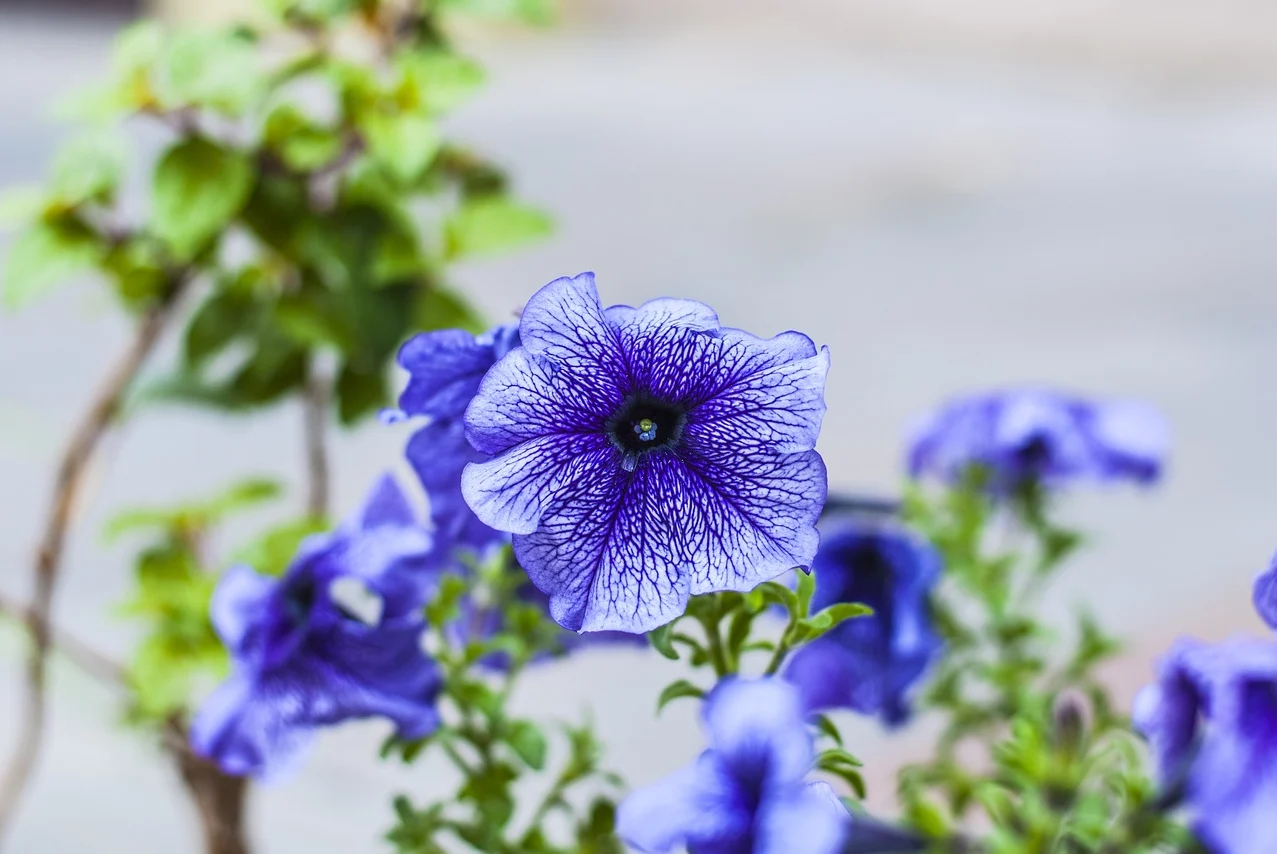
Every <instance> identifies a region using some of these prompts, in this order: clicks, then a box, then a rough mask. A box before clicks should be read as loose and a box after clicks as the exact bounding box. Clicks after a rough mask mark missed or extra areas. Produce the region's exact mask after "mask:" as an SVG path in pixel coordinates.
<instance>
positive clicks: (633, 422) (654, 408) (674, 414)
mask: <svg viewBox="0 0 1277 854" xmlns="http://www.w3.org/2000/svg"><path fill="white" fill-rule="evenodd" d="M686 423H687V414H686V413H685V412H684V411H683V410H682V409H681V408H679V407H677V406H673V405H671V404H668V403H665V402H663V401H659V400H652V399H650V398H644V397H636V398H633V399H631V400H628V401H626V402H625V404H624V405H622V406H621V408H620V409H619V410H617V413H616V414H615V415H613V416H612V417H611V418H610V419H609V420H608V422H607V434H608V438H609V439H611V440H612V444H613V445H615V446H616V447H617V448H618V449H619V450H621V451H624V452H625V453H627V454H646V453H649V452H651V451H659V450H662V449H664V448H671V447H673V446H674V445H676V444H677V443H678V440H679V439H680V438H682V436H683V426H684V424H686Z"/></svg>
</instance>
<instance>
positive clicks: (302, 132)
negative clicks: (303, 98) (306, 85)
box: [263, 104, 343, 172]
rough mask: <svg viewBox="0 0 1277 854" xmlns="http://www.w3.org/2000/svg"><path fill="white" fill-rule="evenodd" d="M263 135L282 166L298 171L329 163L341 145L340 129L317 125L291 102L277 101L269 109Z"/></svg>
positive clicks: (338, 153)
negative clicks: (281, 102)
mask: <svg viewBox="0 0 1277 854" xmlns="http://www.w3.org/2000/svg"><path fill="white" fill-rule="evenodd" d="M263 137H264V140H265V142H266V145H267V146H268V147H270V148H271V149H272V150H273V151H275V153H277V154H278V155H279V158H280V159H281V160H282V161H284V164H285V165H286V166H288V167H289V168H291V169H295V170H297V171H299V172H311V171H314V170H316V169H318V168H320V167H321V166H326V165H328V164H329V163H332V162H333V161H334V160H336V159H337V158H338V157H339V156H340V155H341V152H342V148H343V139H342V136H341V134H340V133H338V132H337V131H335V130H332V129H330V128H324V127H319V126H318V125H316V124H315V123H314V122H312V121H311V119H310V117H308V116H307V115H306V114H305V113H303V112H302V111H301V110H300V109H298V108H297V107H295V106H293V105H292V104H280V105H279V106H278V107H276V108H275V109H274V110H272V111H271V114H270V115H269V116H267V117H266V126H265V129H264V131H263Z"/></svg>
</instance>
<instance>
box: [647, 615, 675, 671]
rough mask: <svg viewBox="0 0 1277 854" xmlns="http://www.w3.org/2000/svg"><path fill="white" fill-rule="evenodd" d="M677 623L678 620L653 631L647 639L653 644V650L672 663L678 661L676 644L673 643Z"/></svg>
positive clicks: (648, 634)
mask: <svg viewBox="0 0 1277 854" xmlns="http://www.w3.org/2000/svg"><path fill="white" fill-rule="evenodd" d="M677 622H678V620H677V619H675V620H673V621H671V622H669V623H666V624H665V625H663V626H661V627H660V628H657V629H652V631H650V632H648V633H647V639H648V641H649V642H651V644H652V649H654V650H656V651H657V652H659V653H660V654H661V655H663V656H665V657H666V658H668V659H670V660H671V661H678V650H676V649H674V644H673V642H672V635H673V633H674V623H677Z"/></svg>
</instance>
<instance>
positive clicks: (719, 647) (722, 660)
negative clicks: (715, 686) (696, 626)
mask: <svg viewBox="0 0 1277 854" xmlns="http://www.w3.org/2000/svg"><path fill="white" fill-rule="evenodd" d="M699 622H700V624H701V626H702V627H704V629H705V640H706V642H707V643H708V644H709V646H708V650H707V651H708V652H709V663H710V666H711V667H713V668H714V675H715V676H717V677H718V678H720V679H722V678H723V677H724V676H727V675H729V674H730V673H732V672H733V671H732V669H731V668H730V667H729V666H728V663H727V656H726V652H725V650H724V649H723V639H722V637H721V636H720V635H719V633H718V615H717V614H715V615H714V616H713V617H701V618H700V619H699Z"/></svg>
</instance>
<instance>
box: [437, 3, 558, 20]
mask: <svg viewBox="0 0 1277 854" xmlns="http://www.w3.org/2000/svg"><path fill="white" fill-rule="evenodd" d="M439 5H440V6H441V7H443V8H445V9H447V10H449V11H457V12H463V13H465V14H468V15H482V16H484V17H488V18H511V19H513V20H516V21H522V22H524V23H528V24H537V25H544V24H550V23H553V22H554V15H555V10H556V8H557V4H556V3H555V0H440V2H439Z"/></svg>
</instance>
